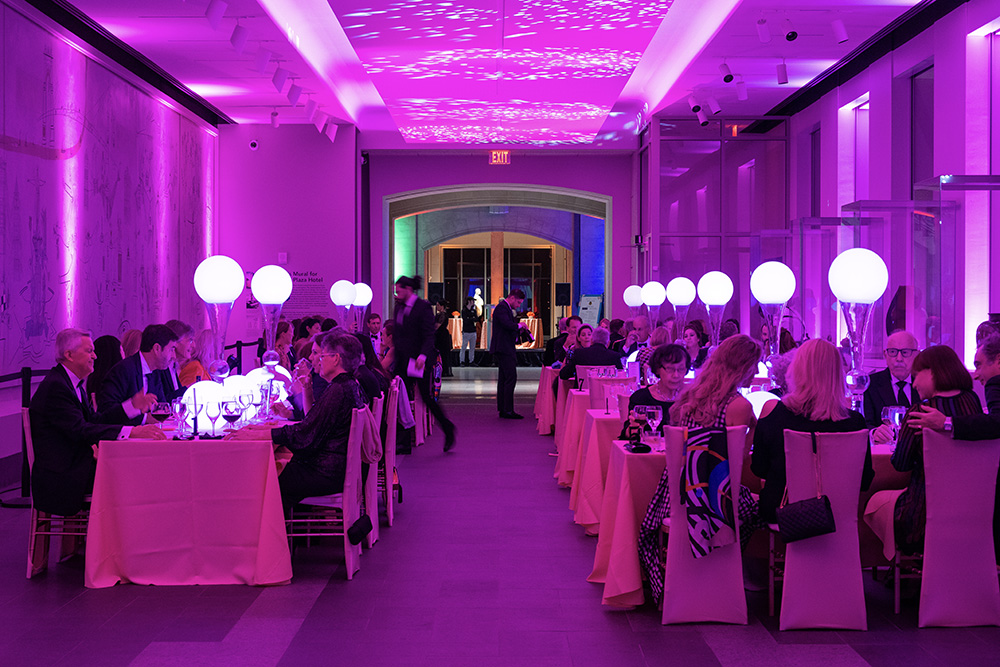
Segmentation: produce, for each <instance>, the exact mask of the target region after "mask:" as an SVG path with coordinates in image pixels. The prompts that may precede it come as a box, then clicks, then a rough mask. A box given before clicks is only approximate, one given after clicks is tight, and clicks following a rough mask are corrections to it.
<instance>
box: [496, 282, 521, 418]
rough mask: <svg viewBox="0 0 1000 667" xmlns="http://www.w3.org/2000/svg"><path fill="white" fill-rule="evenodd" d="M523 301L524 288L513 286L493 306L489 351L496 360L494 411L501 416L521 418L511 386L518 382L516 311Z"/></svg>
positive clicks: (517, 327)
mask: <svg viewBox="0 0 1000 667" xmlns="http://www.w3.org/2000/svg"><path fill="white" fill-rule="evenodd" d="M522 303H524V292H523V291H521V290H520V289H512V290H511V291H510V294H508V295H507V298H506V299H501V300H500V303H498V304H497V306H496V308H494V309H493V337H492V339H491V340H490V352H491V353H492V354H493V360H494V361H495V362H496V365H497V369H498V371H499V372H498V373H497V411H498V412H499V413H500V418H501V419H524V417H523V416H521V415H519V414H517V413H516V412H515V411H514V387H515V386H516V385H517V349H516V347H517V339H518V329H519V328H520V326H518V323H517V314H516V311H517V309H518V308H520V307H521V304H522Z"/></svg>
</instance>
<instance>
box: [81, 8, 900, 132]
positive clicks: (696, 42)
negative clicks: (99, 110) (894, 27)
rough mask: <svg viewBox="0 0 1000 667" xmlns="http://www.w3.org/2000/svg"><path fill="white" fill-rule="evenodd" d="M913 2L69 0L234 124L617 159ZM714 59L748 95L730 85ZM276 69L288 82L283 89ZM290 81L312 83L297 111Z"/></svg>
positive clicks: (759, 107)
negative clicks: (643, 133) (309, 126)
mask: <svg viewBox="0 0 1000 667" xmlns="http://www.w3.org/2000/svg"><path fill="white" fill-rule="evenodd" d="M916 2H917V0H840V1H839V2H833V1H830V0H825V1H824V0H742V1H741V0H647V1H645V2H643V1H641V0H471V1H457V0H456V1H449V0H441V1H432V0H415V1H413V2H405V1H402V0H395V1H390V0H228V2H226V3H225V11H224V12H223V13H222V14H221V19H220V21H219V23H218V25H217V27H213V26H211V25H210V24H209V21H208V19H207V18H206V8H208V7H209V0H185V1H183V2H181V1H180V0H142V1H141V2H139V1H136V0H76V2H75V4H76V5H77V7H79V9H80V10H81V11H83V12H84V13H86V14H88V15H89V16H91V17H92V18H93V19H94V20H95V21H97V22H98V23H100V24H102V25H103V26H104V27H106V28H107V29H108V31H109V32H111V33H112V34H114V35H116V36H117V37H118V38H120V39H121V40H122V41H124V42H126V43H127V44H129V45H130V46H132V47H133V48H134V49H136V50H137V51H139V52H140V53H142V54H144V55H145V56H146V57H148V58H149V59H150V60H152V61H153V62H154V63H156V64H157V65H159V66H160V67H161V68H163V69H164V70H166V71H167V72H169V73H170V74H172V75H173V76H174V77H175V78H177V79H178V80H180V81H181V82H183V83H184V84H186V85H187V86H188V87H189V88H191V89H192V90H193V91H195V92H196V93H198V94H200V95H202V96H203V97H205V98H206V99H207V100H208V101H209V102H211V103H212V104H214V105H215V106H216V107H218V108H219V109H220V110H222V111H223V112H224V113H226V114H227V115H229V116H230V117H231V118H233V119H234V120H236V121H237V122H241V123H242V122H250V123H267V122H270V119H271V115H272V113H274V112H277V114H278V121H279V122H280V123H307V122H309V123H313V124H316V125H317V127H318V128H322V125H323V121H324V119H326V118H328V119H329V121H330V122H335V123H351V124H355V125H357V126H358V128H359V129H360V130H361V141H362V145H363V146H367V147H369V148H380V147H385V148H391V147H405V146H410V147H419V146H428V147H431V146H433V147H447V146H461V145H491V144H492V145H504V144H511V145H536V146H546V145H550V146H559V145H574V146H594V147H611V148H614V147H631V146H634V143H635V134H636V132H637V131H638V129H639V127H641V126H642V124H643V123H644V122H645V121H646V120H648V118H649V117H650V116H651V115H653V114H657V115H668V116H675V117H678V116H679V117H684V116H686V117H691V112H690V110H689V109H688V105H687V101H686V100H687V99H688V96H689V95H692V94H694V95H695V96H696V97H698V98H699V99H700V100H701V101H702V102H703V103H704V102H705V100H706V99H707V98H708V97H712V98H713V99H714V100H716V101H717V102H718V103H719V105H720V106H721V108H722V117H740V116H743V117H746V116H754V115H760V114H762V113H764V112H766V111H767V110H768V109H770V108H772V107H774V106H775V105H777V104H779V103H780V102H781V101H782V100H784V99H785V98H787V97H788V96H789V95H791V94H792V93H793V92H795V90H797V89H798V88H799V87H801V86H802V85H804V84H806V83H807V82H809V81H810V80H812V79H813V78H815V77H816V76H818V75H820V74H821V73H822V72H823V71H824V70H826V69H827V68H829V67H830V66H831V65H833V64H834V63H835V62H837V61H838V60H839V59H841V58H843V57H844V56H845V55H847V54H848V53H850V52H851V51H852V50H854V49H856V48H857V47H858V46H859V45H860V44H862V43H863V42H864V40H866V39H868V38H870V37H871V36H872V35H874V34H875V33H876V32H877V31H878V30H879V29H881V28H882V27H883V26H885V25H887V24H888V23H890V22H891V21H892V20H894V19H895V18H897V17H898V16H899V15H900V14H902V13H903V12H905V11H906V10H907V9H908V8H909V7H911V6H913V5H914V4H916ZM838 19H839V20H841V21H843V23H844V25H845V28H846V31H847V33H848V35H849V40H848V41H847V42H844V43H837V40H835V39H834V35H833V30H832V22H833V21H834V20H838ZM761 20H763V21H764V22H765V23H766V24H767V26H768V32H769V33H770V39H769V40H767V41H764V40H763V39H762V38H761V35H760V34H759V33H758V31H757V28H756V26H757V23H758V22H759V21H761ZM237 25H239V26H242V27H243V28H246V29H247V30H248V33H249V39H248V40H247V42H246V45H245V46H244V48H243V50H242V52H237V50H236V48H235V47H234V46H233V44H232V43H231V41H230V37H231V36H232V34H233V32H234V29H235V28H236V26H237ZM789 25H790V26H792V27H793V28H794V29H795V30H796V31H797V33H798V39H797V40H795V41H793V42H789V41H787V40H785V39H784V34H785V31H786V29H787V27H788V26H789ZM262 51H264V52H266V53H264V54H263V55H265V56H267V57H266V58H265V59H264V67H263V69H259V68H258V65H259V64H260V60H259V56H260V55H261V52H262ZM722 62H726V64H728V65H729V66H730V67H731V69H732V71H733V72H734V73H735V74H738V75H741V77H742V79H743V80H744V81H745V82H746V84H747V89H748V95H747V99H745V100H740V99H738V96H737V94H736V88H735V85H734V84H725V83H723V81H722V78H721V76H720V74H719V70H718V66H719V65H720V64H721V63H722ZM781 62H785V63H786V65H787V68H788V74H789V79H790V81H789V83H788V84H785V85H779V84H778V83H777V81H776V77H775V68H776V66H777V65H778V64H779V63H781ZM278 67H281V68H282V69H284V70H287V71H288V72H289V73H290V77H289V81H288V82H287V83H285V84H284V85H283V86H282V87H281V90H280V91H279V90H278V89H277V88H276V86H275V85H274V83H273V82H272V79H273V77H274V74H275V70H276V69H277V68H278ZM292 84H295V85H297V86H301V88H302V89H303V94H302V96H301V97H300V98H299V99H298V100H297V103H296V104H294V105H293V104H292V103H291V102H290V100H289V98H288V93H289V87H290V86H291V85H292ZM309 100H311V101H313V102H315V105H309V106H308V107H307V106H306V103H307V101H309ZM313 107H316V108H318V114H312V117H310V115H309V113H308V112H310V111H313Z"/></svg>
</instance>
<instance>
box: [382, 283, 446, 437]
mask: <svg viewBox="0 0 1000 667" xmlns="http://www.w3.org/2000/svg"><path fill="white" fill-rule="evenodd" d="M420 282H421V281H420V277H419V276H414V277H412V278H410V277H408V276H402V277H400V278H399V280H397V281H396V311H395V314H394V315H393V319H394V320H395V321H396V325H395V328H394V329H393V334H392V341H393V344H394V346H395V348H396V375H398V376H400V377H401V378H403V382H405V383H406V391H407V393H408V394H409V395H410V396H413V395H414V394H413V388H414V386H416V388H417V391H419V392H420V397H421V398H422V399H423V400H424V404H425V405H426V406H427V409H428V410H430V411H431V414H432V415H434V419H436V420H437V422H438V423H439V424H441V430H442V431H444V451H446V452H447V451H450V450H451V448H452V447H454V446H455V425H454V424H453V423H452V422H451V420H450V419H448V417H447V416H446V415H445V414H444V410H442V409H441V406H440V405H439V404H438V402H437V401H436V400H434V397H433V396H432V395H431V372H432V371H433V368H432V367H433V359H434V354H435V349H434V329H435V324H434V309H433V308H431V304H430V303H428V302H427V301H425V300H424V299H421V298H418V297H417V290H418V289H420ZM428 361H430V362H431V363H428ZM411 362H412V365H413V370H414V371H415V372H416V373H419V374H421V375H420V376H419V377H414V376H411V375H410V373H409V369H410V365H411Z"/></svg>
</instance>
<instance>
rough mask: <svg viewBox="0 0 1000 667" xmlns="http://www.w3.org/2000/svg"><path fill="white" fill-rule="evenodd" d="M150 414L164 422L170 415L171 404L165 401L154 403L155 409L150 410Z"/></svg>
mask: <svg viewBox="0 0 1000 667" xmlns="http://www.w3.org/2000/svg"><path fill="white" fill-rule="evenodd" d="M149 416H150V417H152V418H153V419H155V420H156V421H158V422H160V423H162V422H163V420H165V419H166V418H167V417H169V416H170V404H169V403H166V402H163V401H161V402H159V403H154V404H153V409H152V410H150V411H149Z"/></svg>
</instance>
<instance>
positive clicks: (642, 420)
mask: <svg viewBox="0 0 1000 667" xmlns="http://www.w3.org/2000/svg"><path fill="white" fill-rule="evenodd" d="M648 409H649V406H648V405H637V406H635V407H634V408H632V412H633V413H634V414H635V417H634V418H633V421H634V422H635V423H636V426H638V427H639V441H640V442H641V441H642V434H643V433H645V432H646V424H647V423H648V419H649V417H648V415H647V413H646V411H647V410H648Z"/></svg>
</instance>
